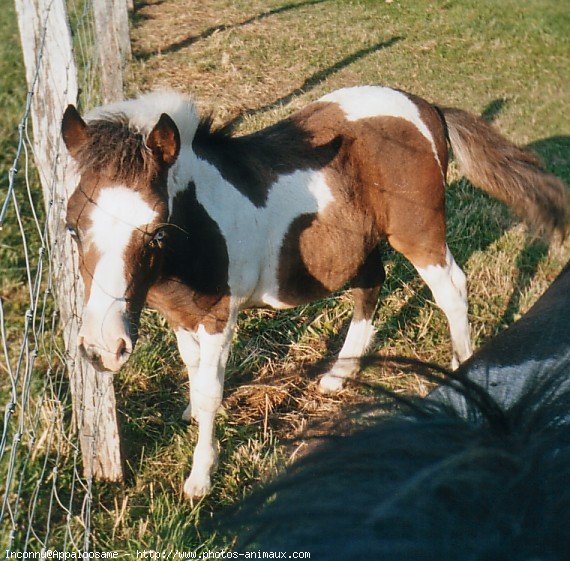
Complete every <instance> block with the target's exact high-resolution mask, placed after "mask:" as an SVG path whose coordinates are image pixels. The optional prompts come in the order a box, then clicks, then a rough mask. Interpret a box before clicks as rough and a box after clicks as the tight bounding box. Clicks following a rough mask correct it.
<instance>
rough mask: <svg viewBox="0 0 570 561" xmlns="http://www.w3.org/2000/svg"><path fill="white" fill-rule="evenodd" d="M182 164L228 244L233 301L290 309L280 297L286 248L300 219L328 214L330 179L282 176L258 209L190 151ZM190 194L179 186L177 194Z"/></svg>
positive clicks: (313, 174)
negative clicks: (280, 271) (280, 274)
mask: <svg viewBox="0 0 570 561" xmlns="http://www.w3.org/2000/svg"><path fill="white" fill-rule="evenodd" d="M180 160H181V163H180V170H179V172H180V177H181V178H182V177H183V178H185V181H184V185H187V184H188V181H189V180H190V179H192V180H193V181H194V183H195V185H196V198H197V200H198V202H199V203H200V204H201V205H202V206H203V207H204V208H205V210H206V212H207V213H208V214H209V215H210V217H211V218H212V219H213V220H214V221H215V222H216V223H217V225H218V227H219V228H220V231H221V232H222V235H223V237H224V240H225V242H226V246H227V250H228V255H229V257H230V259H229V271H228V283H229V286H230V292H231V294H232V297H234V298H235V299H236V301H237V302H238V305H239V306H240V307H244V306H246V305H247V306H250V305H254V304H262V305H269V306H272V307H274V308H277V309H280V308H287V307H289V306H288V305H287V304H285V303H283V302H281V301H280V300H279V297H278V292H279V284H278V279H277V273H278V268H279V257H280V252H281V246H282V244H283V239H284V237H285V235H286V234H287V232H288V230H289V227H290V225H291V223H292V222H293V220H295V218H297V217H298V216H300V215H302V214H312V213H317V214H318V213H322V212H324V211H325V209H326V208H327V207H328V205H330V204H331V203H332V202H333V201H334V197H333V194H332V191H331V189H330V187H329V186H328V184H327V182H326V176H325V174H324V173H323V172H322V171H315V170H297V171H294V172H293V173H290V174H287V175H282V176H280V177H279V178H278V179H277V180H276V181H275V182H274V183H273V184H272V185H271V187H270V189H269V194H268V197H267V202H266V204H265V206H263V207H256V206H255V205H254V204H253V203H252V202H251V201H250V200H249V199H248V198H247V197H246V196H245V195H243V194H242V193H240V192H239V191H238V190H237V189H236V188H235V187H234V186H233V185H231V184H230V183H229V182H227V181H226V180H225V179H224V178H223V177H222V176H221V174H220V172H219V170H218V169H217V168H216V167H215V166H214V165H212V164H210V163H209V162H207V161H205V160H202V159H200V158H198V157H197V156H196V155H194V154H193V153H192V155H191V154H190V151H187V152H185V157H183V158H180ZM184 188H185V187H182V186H181V185H178V186H177V187H176V189H175V190H174V192H175V193H177V192H180V191H181V190H183V189H184ZM221 200H223V201H224V204H223V205H221V204H220V201H221ZM170 204H172V203H170Z"/></svg>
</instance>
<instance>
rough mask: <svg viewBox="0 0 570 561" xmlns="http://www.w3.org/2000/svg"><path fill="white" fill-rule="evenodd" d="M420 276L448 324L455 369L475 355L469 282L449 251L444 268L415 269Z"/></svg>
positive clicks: (435, 266)
mask: <svg viewBox="0 0 570 561" xmlns="http://www.w3.org/2000/svg"><path fill="white" fill-rule="evenodd" d="M416 269H417V271H418V273H419V274H420V276H421V277H422V279H423V280H424V282H425V283H426V284H427V285H428V287H429V289H430V290H431V292H432V294H433V297H434V300H435V303H436V304H437V305H438V306H439V307H440V308H441V310H442V311H443V312H444V314H445V315H446V317H447V320H448V322H449V331H450V333H451V344H452V347H453V359H452V363H451V365H452V367H453V368H457V367H458V366H459V364H460V363H461V362H464V361H465V360H467V359H468V358H469V357H470V356H471V355H472V354H473V350H472V347H471V336H470V329H469V320H468V318H467V307H468V304H467V282H466V278H465V274H464V273H463V271H462V270H461V269H460V268H459V266H458V265H457V263H456V262H455V259H454V258H453V255H452V254H451V251H449V248H448V247H447V249H446V256H445V265H443V266H442V265H428V266H427V267H425V268H422V267H416Z"/></svg>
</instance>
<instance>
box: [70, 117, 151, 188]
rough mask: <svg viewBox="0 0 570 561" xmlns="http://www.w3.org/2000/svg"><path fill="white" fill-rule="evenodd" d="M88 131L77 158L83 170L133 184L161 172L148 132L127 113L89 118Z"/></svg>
mask: <svg viewBox="0 0 570 561" xmlns="http://www.w3.org/2000/svg"><path fill="white" fill-rule="evenodd" d="M87 133H88V134H87V141H86V142H85V143H84V144H83V146H81V148H80V149H79V151H78V153H77V155H76V158H75V159H76V162H77V166H78V171H79V173H80V174H84V173H85V172H87V171H91V172H95V173H99V174H105V175H107V176H108V177H111V178H113V180H115V181H118V182H121V183H126V184H130V185H132V184H133V183H137V181H140V180H143V181H144V180H149V179H152V178H153V177H154V176H155V175H156V173H157V172H158V166H157V164H156V162H155V160H154V158H153V156H152V152H151V151H150V150H149V148H147V146H146V142H145V138H146V136H145V135H143V134H142V133H141V132H140V131H139V130H137V129H135V128H133V127H132V126H131V125H130V123H129V120H128V118H127V116H126V115H123V114H115V115H112V118H109V119H98V120H94V121H89V122H88V127H87Z"/></svg>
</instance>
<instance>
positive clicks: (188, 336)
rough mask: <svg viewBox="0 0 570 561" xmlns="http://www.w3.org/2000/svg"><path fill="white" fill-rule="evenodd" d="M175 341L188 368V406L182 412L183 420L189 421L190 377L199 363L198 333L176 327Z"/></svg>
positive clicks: (190, 410) (190, 407) (190, 403)
mask: <svg viewBox="0 0 570 561" xmlns="http://www.w3.org/2000/svg"><path fill="white" fill-rule="evenodd" d="M175 335H176V341H177V342H178V351H179V352H180V356H181V357H182V360H183V361H184V364H185V365H186V369H187V370H188V384H189V393H188V395H189V399H188V406H187V407H186V409H185V410H184V412H183V413H182V420H183V421H190V420H191V419H192V417H193V415H192V397H191V392H192V378H193V377H194V376H195V374H196V372H197V371H198V366H199V365H200V343H199V341H198V334H197V333H194V332H192V331H188V330H186V329H177V330H176V331H175Z"/></svg>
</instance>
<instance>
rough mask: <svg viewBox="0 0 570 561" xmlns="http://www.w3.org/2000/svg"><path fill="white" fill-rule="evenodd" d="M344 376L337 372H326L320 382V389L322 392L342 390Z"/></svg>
mask: <svg viewBox="0 0 570 561" xmlns="http://www.w3.org/2000/svg"><path fill="white" fill-rule="evenodd" d="M344 380H345V379H344V378H343V377H342V376H337V375H335V374H331V373H329V374H325V375H324V376H323V377H322V378H321V381H320V382H319V391H320V392H321V393H325V394H326V393H336V392H338V391H340V390H342V386H343V385H344Z"/></svg>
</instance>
